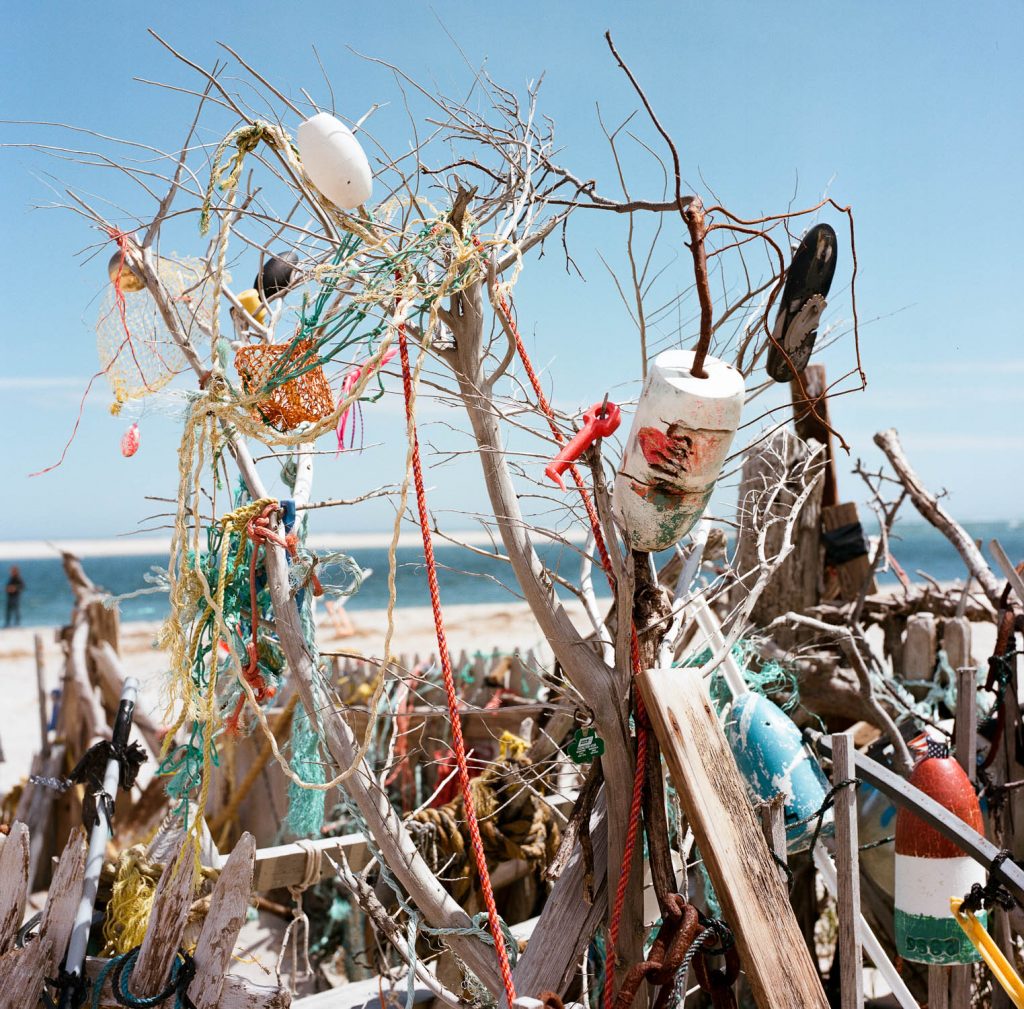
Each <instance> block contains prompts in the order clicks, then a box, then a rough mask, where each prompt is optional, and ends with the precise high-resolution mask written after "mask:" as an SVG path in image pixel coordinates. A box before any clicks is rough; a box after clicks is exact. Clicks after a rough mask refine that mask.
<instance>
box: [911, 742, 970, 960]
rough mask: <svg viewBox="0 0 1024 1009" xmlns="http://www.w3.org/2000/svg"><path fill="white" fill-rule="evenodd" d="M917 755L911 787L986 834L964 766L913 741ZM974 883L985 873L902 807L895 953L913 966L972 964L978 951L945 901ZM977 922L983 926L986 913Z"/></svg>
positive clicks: (943, 748) (945, 750)
mask: <svg viewBox="0 0 1024 1009" xmlns="http://www.w3.org/2000/svg"><path fill="white" fill-rule="evenodd" d="M915 748H916V749H917V750H918V752H919V753H922V754H923V755H922V757H921V759H920V761H919V762H918V764H917V766H916V767H915V768H914V772H913V774H911V776H910V783H911V784H912V785H914V786H915V787H916V788H919V789H921V791H922V792H924V793H925V794H926V795H928V796H930V797H931V798H933V799H934V800H935V801H936V802H938V803H941V804H942V805H943V806H945V807H946V809H948V810H949V811H950V812H951V813H955V814H956V815H957V816H959V817H960V819H961V820H963V821H964V822H965V823H966V824H967V825H968V826H969V827H971V829H972V830H976V831H977V832H978V833H979V834H984V833H985V827H984V824H983V823H982V819H981V808H980V807H979V805H978V797H977V795H975V793H974V787H973V786H972V785H971V782H970V779H968V777H967V775H966V774H965V773H964V771H963V768H962V767H961V766H960V765H959V764H958V763H957V762H956V761H955V760H954V759H953V758H952V757H951V756H950V755H949V747H948V746H947V745H946V744H945V743H941V742H937V741H936V740H934V739H930V738H928V737H923V738H922V739H920V740H919V741H915ZM974 883H979V884H981V885H984V883H985V870H984V868H983V867H982V866H981V865H979V864H978V863H977V862H976V861H975V860H974V859H973V858H971V857H970V856H969V855H965V854H964V853H963V852H962V851H961V850H960V849H959V848H958V847H957V846H956V845H955V844H954V843H953V842H952V841H950V840H948V839H947V838H945V837H943V836H942V835H941V834H940V833H939V832H938V831H937V830H936V829H935V828H934V827H931V826H929V825H928V824H927V823H925V822H924V821H923V820H922V819H920V817H917V816H915V815H914V814H913V813H911V812H909V811H908V810H906V809H900V811H899V812H898V813H897V815H896V899H895V904H896V949H897V951H898V952H899V954H900V955H901V956H902V957H904V958H905V959H907V960H916V961H917V962H918V963H932V964H957V963H974V962H975V961H976V960H978V959H979V957H978V953H977V951H976V950H975V948H974V946H973V945H972V944H971V941H970V940H969V939H968V938H967V936H966V934H965V933H964V931H963V930H962V929H961V928H960V926H959V925H958V924H957V922H956V919H955V918H954V917H953V913H952V911H951V910H950V907H949V899H950V897H963V896H964V895H965V894H966V893H967V892H968V891H969V890H970V889H971V886H972V885H973V884H974ZM977 917H978V920H979V921H980V922H981V923H982V924H983V925H984V924H985V921H986V917H987V915H986V913H985V912H984V911H980V912H979V913H978V915H977Z"/></svg>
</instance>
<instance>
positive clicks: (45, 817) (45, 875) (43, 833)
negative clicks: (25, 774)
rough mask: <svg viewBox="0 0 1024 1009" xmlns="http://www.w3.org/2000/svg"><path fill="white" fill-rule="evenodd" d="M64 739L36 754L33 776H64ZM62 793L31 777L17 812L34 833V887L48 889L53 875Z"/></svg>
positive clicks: (31, 865) (31, 862)
mask: <svg viewBox="0 0 1024 1009" xmlns="http://www.w3.org/2000/svg"><path fill="white" fill-rule="evenodd" d="M66 752H67V750H66V748H65V746H64V744H63V743H58V744H56V745H55V746H54V747H53V748H52V749H51V751H50V755H49V757H44V756H43V755H42V754H40V753H37V754H36V755H35V757H33V758H32V769H31V776H36V775H38V776H40V777H43V778H60V777H62V776H63V775H64V771H65V770H66V766H65V754H66ZM57 795H58V793H57V792H56V791H54V789H52V788H47V787H46V786H45V785H37V784H35V783H34V782H32V781H29V782H28V784H26V785H25V790H24V792H22V793H21V799H20V800H19V802H18V810H17V813H15V816H16V817H17V818H18V819H19V820H21V821H22V822H23V823H24V824H25V826H26V827H28V829H29V832H30V835H31V838H32V840H31V854H30V856H29V874H28V878H29V883H30V885H31V888H32V889H33V890H41V889H45V887H46V885H47V883H48V882H49V879H50V865H49V857H50V855H52V854H56V852H55V849H54V846H53V844H54V841H53V829H52V828H53V823H52V813H53V806H54V803H55V801H56V799H57Z"/></svg>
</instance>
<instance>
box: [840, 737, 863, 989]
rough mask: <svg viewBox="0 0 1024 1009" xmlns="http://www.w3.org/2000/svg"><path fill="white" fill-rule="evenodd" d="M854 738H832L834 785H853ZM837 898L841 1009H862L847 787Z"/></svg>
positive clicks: (852, 799)
mask: <svg viewBox="0 0 1024 1009" xmlns="http://www.w3.org/2000/svg"><path fill="white" fill-rule="evenodd" d="M853 754H854V746H853V739H852V737H851V736H850V735H849V734H848V733H845V732H837V733H835V734H834V735H833V736H832V785H833V787H835V786H838V785H839V784H840V783H841V782H850V781H852V780H853V779H854V778H855V777H856V773H855V771H854V760H853ZM835 836H836V874H837V876H838V882H839V892H838V894H837V895H836V909H837V917H838V919H839V998H840V1003H839V1004H840V1006H841V1009H863V1006H864V958H863V952H862V949H861V938H860V860H859V859H858V857H857V843H858V835H857V792H856V790H855V789H854V788H853V787H852V786H850V785H846V786H844V787H843V788H840V789H839V791H837V792H836V798H835Z"/></svg>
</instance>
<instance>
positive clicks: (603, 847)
mask: <svg viewBox="0 0 1024 1009" xmlns="http://www.w3.org/2000/svg"><path fill="white" fill-rule="evenodd" d="M594 805H595V811H594V814H593V816H592V817H591V822H590V841H591V844H592V845H593V853H594V859H593V869H594V879H593V881H592V885H593V890H594V900H593V903H588V902H587V900H586V898H585V897H584V890H585V887H584V878H585V875H586V862H585V859H584V857H583V850H582V847H581V846H580V845H577V846H576V848H575V851H574V852H573V854H572V857H571V858H570V860H569V864H568V865H567V866H566V867H565V869H564V870H562V874H561V875H560V876H559V877H558V879H557V880H556V881H555V885H554V886H553V887H552V888H551V895H550V896H549V897H548V900H547V904H546V905H545V909H544V910H545V913H544V914H543V915H542V916H541V917H540V919H539V920H538V921H537V924H536V926H535V927H534V929H533V932H532V933H531V935H530V939H529V942H528V943H527V945H526V950H525V952H524V953H523V955H522V956H521V957H520V958H519V962H518V963H517V964H516V967H515V970H514V971H513V972H512V976H513V979H514V980H515V983H516V990H517V991H521V992H541V991H556V992H564V991H565V990H566V986H567V984H568V982H569V979H570V977H571V976H572V975H573V974H574V973H575V972H576V970H577V967H578V965H579V962H580V957H582V956H583V951H584V950H585V949H586V948H587V945H588V943H589V942H590V936H591V935H592V934H593V933H594V930H595V929H597V928H598V927H599V926H600V924H601V922H603V921H604V920H605V917H606V914H607V908H608V887H607V882H608V878H607V872H606V869H607V865H608V822H607V806H606V797H605V793H604V790H602V791H601V793H600V794H599V795H598V797H597V799H596V800H595V803H594ZM514 929H515V926H513V930H514Z"/></svg>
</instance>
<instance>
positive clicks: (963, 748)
mask: <svg viewBox="0 0 1024 1009" xmlns="http://www.w3.org/2000/svg"><path fill="white" fill-rule="evenodd" d="M959 621H962V622H963V623H965V624H967V648H966V654H967V659H966V662H963V661H962V662H959V663H957V665H954V666H953V668H954V669H955V670H956V721H955V723H954V728H953V743H954V748H955V753H956V760H957V763H958V764H959V765H960V766H961V767H962V768H963V769H964V774H966V775H967V777H968V778H969V779H970V780H971V782H972V783H973V782H974V781H975V780H976V779H977V776H978V761H977V750H978V711H977V707H978V703H977V702H978V693H977V679H976V674H975V671H974V669H973V668H971V667H970V666H969V665H967V664H966V663H969V662H970V650H971V649H970V640H971V639H970V631H971V625H970V624H969V623H967V621H966V620H965V619H964V618H963V617H960V618H959ZM956 622H958V621H956ZM951 623H954V624H955V621H950V622H947V624H946V627H945V630H944V632H943V642H945V641H946V639H947V637H948V635H949V631H950V624H951ZM961 636H962V635H961ZM957 640H959V638H958V639H957ZM946 654H947V657H948V655H949V652H948V649H947V652H946ZM950 664H951V665H952V659H950ZM973 979H974V970H973V969H972V968H971V966H970V965H969V964H959V965H958V966H955V967H951V968H950V971H949V987H950V998H951V999H952V1005H954V1006H967V1005H970V993H971V983H972V981H973Z"/></svg>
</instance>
